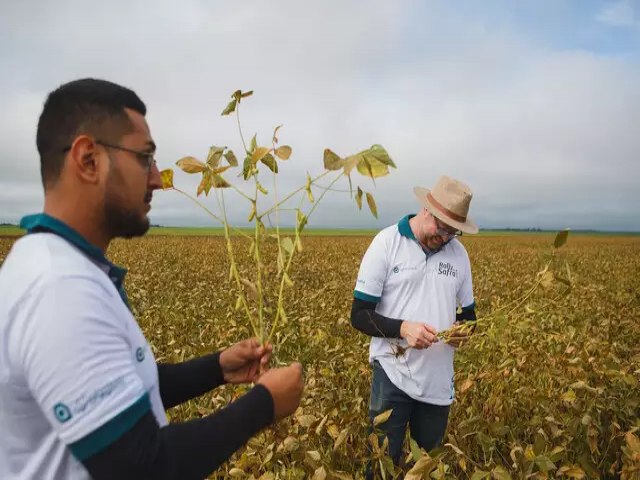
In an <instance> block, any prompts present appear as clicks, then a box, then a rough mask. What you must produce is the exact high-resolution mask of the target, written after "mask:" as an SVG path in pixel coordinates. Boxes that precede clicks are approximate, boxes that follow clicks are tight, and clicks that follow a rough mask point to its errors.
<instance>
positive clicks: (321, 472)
mask: <svg viewBox="0 0 640 480" xmlns="http://www.w3.org/2000/svg"><path fill="white" fill-rule="evenodd" d="M326 478H327V472H326V470H325V469H324V467H320V468H318V469H316V471H315V472H313V477H311V480H325V479H326Z"/></svg>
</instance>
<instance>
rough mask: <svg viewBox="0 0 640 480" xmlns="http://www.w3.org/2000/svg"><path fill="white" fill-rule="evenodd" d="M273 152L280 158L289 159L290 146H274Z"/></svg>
mask: <svg viewBox="0 0 640 480" xmlns="http://www.w3.org/2000/svg"><path fill="white" fill-rule="evenodd" d="M274 153H275V154H276V156H277V157H278V158H280V159H282V160H289V157H290V156H291V147H290V146H289V145H283V146H281V147H278V148H276V150H275V152H274Z"/></svg>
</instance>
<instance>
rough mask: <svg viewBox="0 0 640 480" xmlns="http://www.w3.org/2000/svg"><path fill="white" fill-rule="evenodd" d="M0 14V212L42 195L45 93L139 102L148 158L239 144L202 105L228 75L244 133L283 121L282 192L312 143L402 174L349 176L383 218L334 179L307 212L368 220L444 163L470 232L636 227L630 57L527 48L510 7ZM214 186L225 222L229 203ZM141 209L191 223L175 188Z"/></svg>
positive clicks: (224, 97) (316, 167) (30, 205)
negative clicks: (95, 85)
mask: <svg viewBox="0 0 640 480" xmlns="http://www.w3.org/2000/svg"><path fill="white" fill-rule="evenodd" d="M2 9H3V11H2V15H1V19H0V45H1V46H0V52H1V53H2V54H1V55H0V66H1V67H2V70H3V71H10V72H12V74H11V75H7V76H2V78H0V101H2V104H3V105H4V106H5V108H4V109H3V111H2V112H0V168H1V169H2V172H3V173H2V177H1V179H0V206H1V211H0V221H16V220H17V219H18V218H19V217H20V216H21V215H23V214H25V213H29V212H31V211H32V210H33V209H34V208H36V209H37V208H38V204H39V202H41V199H42V195H41V193H40V190H39V189H40V184H39V177H38V175H39V173H38V161H37V154H36V151H35V146H34V137H35V124H36V122H37V116H38V114H39V110H40V108H41V105H42V102H43V100H44V98H45V96H46V94H47V92H48V91H49V90H51V89H53V88H55V87H56V86H57V85H59V84H60V83H62V82H64V81H68V80H70V79H73V78H77V77H81V76H95V77H103V78H108V79H111V80H113V81H117V82H120V83H123V84H125V85H127V86H130V87H132V88H134V89H135V90H136V91H137V92H138V93H139V94H140V96H141V97H142V98H143V100H144V101H145V102H146V103H147V105H148V107H149V114H148V121H149V124H150V126H151V129H152V132H153V134H154V137H155V138H156V140H157V143H158V145H159V147H160V150H159V160H160V161H161V162H162V163H163V164H164V166H170V165H171V164H172V163H173V162H174V161H175V160H176V159H177V158H179V157H181V156H183V155H187V154H188V155H196V156H200V157H203V156H204V155H205V154H206V151H207V149H208V147H209V146H210V145H212V144H216V145H228V146H230V147H232V148H234V149H235V150H236V151H237V152H239V151H240V150H241V144H240V141H239V139H238V134H237V126H236V124H235V120H234V119H233V118H229V117H221V116H220V115H219V113H220V111H221V110H222V108H223V107H224V106H225V105H226V103H227V101H228V95H229V94H230V93H231V92H232V91H233V90H235V89H237V88H242V89H244V90H247V89H253V90H255V92H256V94H255V96H254V97H252V98H249V99H247V101H246V102H245V103H243V104H242V110H241V118H242V122H243V125H244V128H245V135H246V136H247V137H250V136H251V135H252V134H253V133H254V132H258V138H259V140H261V141H262V142H264V143H266V142H267V141H268V139H269V138H270V136H271V132H272V130H273V127H275V126H276V125H278V124H281V123H282V124H284V127H283V128H282V130H281V133H280V135H279V136H280V139H281V141H282V142H283V143H289V144H291V145H292V146H293V148H294V155H293V157H292V159H291V160H289V161H288V162H283V163H282V164H281V169H282V174H281V175H280V176H279V187H278V188H279V190H280V192H285V191H288V190H290V189H291V188H294V187H295V186H297V185H299V184H300V182H301V181H303V179H304V176H305V174H306V172H307V171H309V172H311V173H312V174H317V173H320V172H321V167H322V151H323V149H324V148H325V147H330V148H332V149H333V150H334V151H336V152H337V153H339V154H342V155H346V154H350V153H354V152H356V151H359V150H361V149H363V148H367V147H368V146H370V145H371V144H372V143H381V144H383V145H384V146H385V147H386V148H387V150H388V151H389V153H390V154H391V155H392V157H393V158H394V160H395V161H396V163H397V164H398V167H399V169H398V170H397V171H394V172H393V175H391V176H390V177H386V178H382V179H379V180H378V182H377V186H376V188H375V190H374V189H373V185H372V184H371V182H370V181H365V180H364V179H362V178H359V179H358V181H357V183H358V184H361V185H362V186H363V188H365V189H366V190H369V191H373V192H374V194H375V195H376V198H377V201H378V207H379V210H380V219H378V220H377V221H376V220H375V219H373V218H372V217H371V216H370V215H369V214H368V213H366V212H357V210H356V208H355V206H354V205H353V202H351V203H350V202H349V200H348V198H347V196H346V195H345V194H339V193H333V194H332V195H328V196H327V198H326V199H325V201H323V204H322V205H321V206H320V207H319V208H318V210H317V212H316V214H314V215H315V218H314V219H312V222H311V224H312V225H314V224H315V225H322V226H330V225H335V226H342V227H369V228H380V227H383V226H385V225H386V224H388V223H391V222H394V221H395V220H396V219H397V218H398V217H399V216H401V215H403V214H405V213H407V212H409V211H412V210H414V209H415V208H416V205H415V202H414V200H413V195H412V193H411V187H412V186H413V185H414V184H422V185H425V186H429V185H430V184H432V183H433V182H435V180H436V179H437V177H438V176H439V175H441V174H450V175H453V176H456V177H459V178H460V179H462V180H464V181H465V182H467V183H469V184H470V185H471V186H472V188H473V189H474V191H475V197H474V202H473V205H472V215H473V216H474V217H475V218H476V219H477V221H478V222H479V223H480V225H481V226H483V227H492V226H510V227H543V228H560V227H565V226H571V227H574V228H603V229H625V230H630V229H631V230H640V214H639V213H637V211H636V209H634V208H633V206H634V205H637V204H639V203H640V193H639V192H640V189H638V188H637V187H636V185H635V184H634V179H637V178H640V168H639V167H638V166H637V162H636V157H637V153H638V151H640V140H639V139H638V137H637V135H635V132H634V131H633V130H632V129H635V128H636V126H637V125H638V124H639V123H640V113H639V112H640V82H639V80H640V78H639V76H640V68H639V63H638V59H637V58H636V57H633V56H629V55H626V54H625V55H622V54H620V55H616V54H610V53H608V54H604V53H598V52H593V51H588V50H584V49H583V50H579V49H575V48H571V49H569V48H551V47H549V46H548V45H544V46H543V45H542V44H541V42H539V41H538V40H537V39H536V38H533V37H532V36H529V35H528V34H526V33H522V32H521V29H520V28H519V27H520V25H519V23H518V22H519V21H518V20H517V19H515V18H513V17H511V16H509V15H498V16H497V17H496V18H498V17H499V18H500V21H499V22H497V21H496V22H495V24H492V23H491V22H490V21H488V20H487V19H486V17H485V19H484V20H479V19H478V18H477V17H475V16H465V15H464V14H463V13H461V12H460V11H459V9H455V8H454V7H452V6H449V4H448V3H445V2H407V3H402V4H398V3H397V2H382V1H379V2H369V3H367V4H366V7H365V6H364V4H363V3H360V2H351V1H327V2H314V3H309V2H292V1H280V2H269V4H266V3H262V2H257V1H249V2H242V3H240V4H230V3H227V2H204V1H196V0H190V1H185V2H182V3H181V4H180V6H179V7H178V6H177V5H176V4H175V2H168V1H158V2H153V4H151V3H146V2H136V3H134V4H133V5H132V4H131V3H130V2H124V1H114V2H110V3H109V4H108V5H107V4H96V5H93V6H91V8H87V7H86V2H79V1H71V0H67V1H66V2H57V3H55V4H51V3H50V2H44V1H42V2H36V1H25V2H21V3H14V4H10V5H4V6H3V7H2ZM552 14H553V12H550V13H549V15H552ZM595 16H596V14H595V13H594V18H595ZM600 20H601V21H602V18H601V19H600ZM593 23H594V25H598V24H600V25H602V22H598V21H597V20H593ZM609 23H611V22H609ZM567 28H570V25H567ZM594 28H595V27H594ZM602 28H606V27H604V26H603V27H602ZM539 30H542V27H540V28H539ZM538 33H539V34H540V32H538ZM176 183H177V184H180V186H181V187H182V188H183V189H185V190H186V191H190V192H195V189H196V186H197V179H196V178H191V177H189V176H187V175H185V174H182V173H179V172H177V173H176ZM264 183H265V186H266V187H267V188H269V189H271V182H270V181H267V180H265V182H264ZM339 188H342V189H344V188H347V184H346V183H343V184H342V185H341V186H340V187H339ZM318 194H319V192H317V193H316V197H317V196H318ZM231 197H232V194H227V198H228V199H229V200H228V202H230V205H231V207H230V212H231V217H232V218H233V219H234V221H237V222H239V223H242V222H244V221H245V219H246V212H245V210H246V208H245V207H244V206H243V205H242V203H240V202H238V201H235V202H233V201H231ZM206 202H207V205H208V206H210V207H212V208H213V207H215V200H214V199H213V198H212V197H209V199H207V200H206ZM152 221H154V222H161V223H166V224H179V225H191V224H193V225H203V224H207V222H208V219H207V217H206V216H205V215H203V214H201V213H200V212H199V211H198V209H197V208H196V207H194V206H193V205H192V204H191V203H190V202H189V201H188V200H186V199H184V198H182V197H181V196H180V195H179V194H177V193H175V192H157V193H156V195H155V197H154V208H153V210H152Z"/></svg>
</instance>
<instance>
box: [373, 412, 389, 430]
mask: <svg viewBox="0 0 640 480" xmlns="http://www.w3.org/2000/svg"><path fill="white" fill-rule="evenodd" d="M392 412H393V409H392V408H390V409H389V410H386V411H384V412H382V413H381V414H380V415H376V417H375V418H374V419H373V426H374V427H377V426H378V425H380V424H382V423H384V422H386V421H387V420H389V417H390V416H391V413H392Z"/></svg>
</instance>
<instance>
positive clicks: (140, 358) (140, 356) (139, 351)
mask: <svg viewBox="0 0 640 480" xmlns="http://www.w3.org/2000/svg"><path fill="white" fill-rule="evenodd" d="M136 360H138V362H142V361H143V360H144V348H142V347H138V348H137V349H136Z"/></svg>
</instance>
